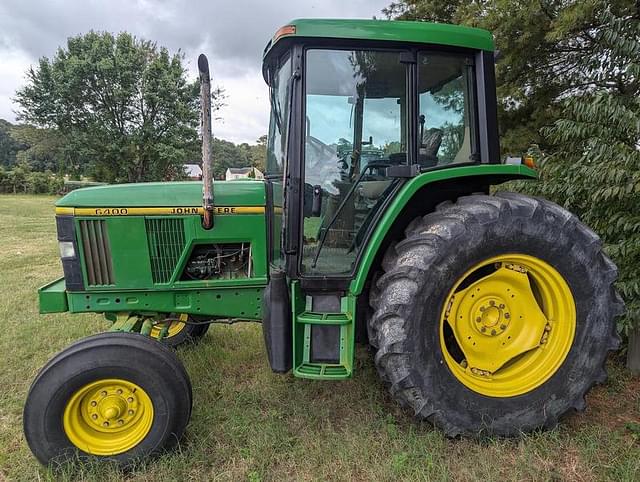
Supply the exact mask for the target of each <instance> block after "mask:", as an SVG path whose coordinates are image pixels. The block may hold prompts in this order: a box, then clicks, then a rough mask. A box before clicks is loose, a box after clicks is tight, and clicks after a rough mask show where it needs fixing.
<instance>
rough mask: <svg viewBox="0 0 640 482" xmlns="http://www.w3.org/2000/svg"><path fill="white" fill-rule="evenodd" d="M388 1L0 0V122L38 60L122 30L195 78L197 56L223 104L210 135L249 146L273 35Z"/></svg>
mask: <svg viewBox="0 0 640 482" xmlns="http://www.w3.org/2000/svg"><path fill="white" fill-rule="evenodd" d="M389 3H391V2H390V0H271V1H266V0H264V1H263V0H224V1H221V0H206V1H204V0H0V118H4V119H7V120H9V121H11V122H14V121H15V112H14V111H15V110H16V109H17V106H16V105H15V104H13V103H12V100H11V99H12V97H13V96H14V93H15V91H16V89H17V88H18V87H20V86H21V85H22V84H23V83H24V78H25V72H26V70H27V69H28V68H29V66H30V65H32V64H34V63H35V62H36V61H37V59H38V58H40V57H43V56H46V57H52V56H53V54H54V53H55V50H56V48H57V47H58V46H60V45H66V39H67V38H68V37H70V36H73V35H77V34H81V33H85V32H87V31H89V30H91V29H93V30H107V31H110V32H114V33H117V32H120V31H123V30H126V31H128V32H131V33H133V34H135V35H137V36H139V37H143V38H146V39H149V40H154V41H156V42H158V44H159V45H164V46H166V47H168V48H169V49H170V50H171V51H175V50H177V49H178V48H180V49H182V50H183V51H184V52H185V54H186V61H187V68H188V69H189V72H190V73H191V75H192V76H193V77H195V72H196V71H197V68H196V62H195V60H196V58H197V55H198V54H199V53H200V52H204V53H206V54H207V55H208V56H209V63H210V65H211V70H212V75H213V81H214V84H217V85H219V86H220V87H223V88H224V89H225V91H226V93H227V100H226V103H227V104H228V105H227V106H226V107H225V108H224V109H223V110H222V112H221V115H222V117H223V120H222V121H221V122H218V123H216V124H214V126H213V127H214V134H215V136H216V137H220V138H222V139H227V140H230V141H232V142H236V143H239V142H254V141H255V140H256V139H257V138H258V137H259V136H261V135H263V134H266V133H267V124H268V104H269V102H268V92H267V89H266V86H265V84H264V82H263V80H262V75H261V73H260V67H261V57H262V50H263V49H264V46H265V45H266V43H267V41H268V40H269V38H271V36H272V35H273V34H274V33H275V31H276V30H277V29H278V28H279V27H281V26H282V25H285V24H286V23H287V22H288V21H289V20H291V19H294V18H300V17H316V18H372V17H373V16H377V17H379V18H381V17H383V15H382V14H381V10H382V8H383V7H385V6H387V5H388V4H389Z"/></svg>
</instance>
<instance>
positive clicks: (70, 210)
mask: <svg viewBox="0 0 640 482" xmlns="http://www.w3.org/2000/svg"><path fill="white" fill-rule="evenodd" d="M56 214H61V215H69V214H70V215H72V216H73V208H56Z"/></svg>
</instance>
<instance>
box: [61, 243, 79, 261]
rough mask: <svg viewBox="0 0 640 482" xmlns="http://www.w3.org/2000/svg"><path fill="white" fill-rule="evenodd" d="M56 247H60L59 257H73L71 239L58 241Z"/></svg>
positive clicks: (73, 251)
mask: <svg viewBox="0 0 640 482" xmlns="http://www.w3.org/2000/svg"><path fill="white" fill-rule="evenodd" d="M58 247H59V248H60V257H61V258H75V257H76V250H75V249H74V248H73V242H71V241H59V242H58Z"/></svg>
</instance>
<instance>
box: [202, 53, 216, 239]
mask: <svg viewBox="0 0 640 482" xmlns="http://www.w3.org/2000/svg"><path fill="white" fill-rule="evenodd" d="M198 70H199V72H200V105H201V106H202V207H203V208H204V215H203V218H202V227H203V228H204V229H211V228H212V227H213V173H212V170H211V169H212V167H213V166H212V163H213V156H212V154H211V142H212V139H211V78H210V76H209V61H208V60H207V56H206V55H204V54H200V56H199V57H198Z"/></svg>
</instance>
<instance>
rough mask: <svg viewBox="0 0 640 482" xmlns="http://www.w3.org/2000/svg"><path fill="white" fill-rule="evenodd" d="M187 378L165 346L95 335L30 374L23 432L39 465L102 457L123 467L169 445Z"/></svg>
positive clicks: (179, 422) (178, 426)
mask: <svg viewBox="0 0 640 482" xmlns="http://www.w3.org/2000/svg"><path fill="white" fill-rule="evenodd" d="M191 404H192V391H191V382H190V381H189V377H188V375H187V373H186V371H185V369H184V367H183V366H182V363H181V362H180V360H178V358H177V357H176V355H175V354H174V353H173V352H172V351H171V350H170V349H168V348H167V347H166V346H164V345H162V344H160V343H157V342H156V341H153V340H151V339H150V338H148V337H145V336H142V335H138V334H133V333H101V334H99V335H95V336H90V337H88V338H85V339H82V340H80V341H78V342H76V343H74V344H73V345H71V346H70V347H69V348H67V349H65V350H63V351H62V352H60V353H58V354H57V355H56V356H55V357H53V358H52V359H51V360H50V361H49V362H48V363H47V364H46V365H45V366H44V367H43V369H42V370H41V371H40V373H39V374H38V376H37V377H36V379H35V380H34V382H33V384H32V385H31V388H30V390H29V394H28V395H27V400H26V403H25V407H24V414H23V421H24V433H25V437H26V439H27V443H28V444H29V447H30V448H31V451H32V452H33V454H34V455H35V456H36V458H37V459H38V460H39V461H40V462H41V463H42V464H44V465H49V464H51V463H54V462H64V461H67V460H72V459H74V458H76V457H78V458H80V459H90V458H97V459H110V460H115V461H116V462H117V463H119V464H120V465H121V466H123V467H127V466H129V465H131V464H133V463H135V461H137V460H139V459H141V458H146V457H153V456H155V455H158V454H159V453H161V452H162V451H164V450H166V449H169V448H171V447H172V446H173V445H175V444H176V443H177V442H178V440H179V439H180V437H181V436H182V433H183V432H184V429H185V427H186V425H187V423H188V421H189V417H190V415H191Z"/></svg>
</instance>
